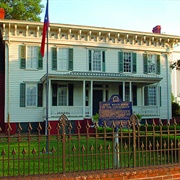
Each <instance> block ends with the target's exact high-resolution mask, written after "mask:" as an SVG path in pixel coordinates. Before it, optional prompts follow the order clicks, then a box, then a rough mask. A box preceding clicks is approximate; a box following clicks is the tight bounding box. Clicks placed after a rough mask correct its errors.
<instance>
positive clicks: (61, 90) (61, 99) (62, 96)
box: [58, 85, 67, 106]
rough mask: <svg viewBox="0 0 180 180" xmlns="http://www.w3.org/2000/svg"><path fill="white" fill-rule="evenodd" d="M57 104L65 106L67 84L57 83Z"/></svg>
mask: <svg viewBox="0 0 180 180" xmlns="http://www.w3.org/2000/svg"><path fill="white" fill-rule="evenodd" d="M58 106H67V86H66V85H59V87H58Z"/></svg>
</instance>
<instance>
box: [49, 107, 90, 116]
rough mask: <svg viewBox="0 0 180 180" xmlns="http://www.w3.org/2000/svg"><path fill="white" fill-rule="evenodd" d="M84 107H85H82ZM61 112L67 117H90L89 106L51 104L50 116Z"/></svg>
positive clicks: (59, 114) (58, 114)
mask: <svg viewBox="0 0 180 180" xmlns="http://www.w3.org/2000/svg"><path fill="white" fill-rule="evenodd" d="M84 108H85V109H84ZM62 114H66V116H67V117H90V116H91V107H90V106H85V107H83V106H52V107H51V114H50V115H51V117H57V116H58V117H59V116H61V115H62Z"/></svg>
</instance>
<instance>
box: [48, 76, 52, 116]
mask: <svg viewBox="0 0 180 180" xmlns="http://www.w3.org/2000/svg"><path fill="white" fill-rule="evenodd" d="M51 95H52V91H51V80H50V79H49V95H48V116H49V117H51V107H52V103H51V99H52V98H51Z"/></svg>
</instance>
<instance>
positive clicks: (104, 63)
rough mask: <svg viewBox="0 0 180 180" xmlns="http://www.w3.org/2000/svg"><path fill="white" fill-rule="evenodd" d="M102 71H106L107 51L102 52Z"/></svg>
mask: <svg viewBox="0 0 180 180" xmlns="http://www.w3.org/2000/svg"><path fill="white" fill-rule="evenodd" d="M102 71H103V72H105V71H106V58H105V51H103V52H102Z"/></svg>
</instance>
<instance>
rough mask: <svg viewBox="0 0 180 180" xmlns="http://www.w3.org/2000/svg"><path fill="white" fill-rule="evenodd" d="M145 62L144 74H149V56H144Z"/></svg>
mask: <svg viewBox="0 0 180 180" xmlns="http://www.w3.org/2000/svg"><path fill="white" fill-rule="evenodd" d="M143 61H144V74H147V73H148V62H147V54H143Z"/></svg>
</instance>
